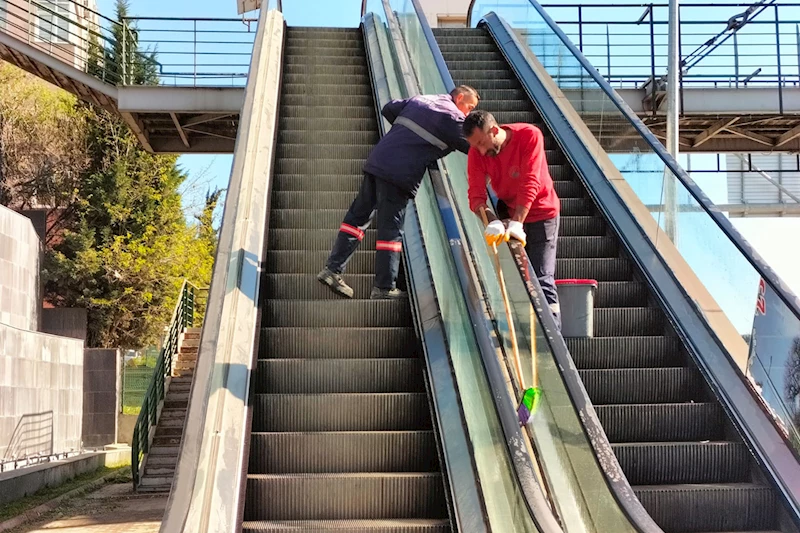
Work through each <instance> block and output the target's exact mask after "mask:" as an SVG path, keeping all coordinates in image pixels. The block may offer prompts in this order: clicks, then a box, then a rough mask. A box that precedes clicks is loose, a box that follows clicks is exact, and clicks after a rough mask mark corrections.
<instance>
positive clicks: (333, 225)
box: [269, 160, 347, 230]
mask: <svg viewBox="0 0 800 533" xmlns="http://www.w3.org/2000/svg"><path fill="white" fill-rule="evenodd" d="M344 161H347V160H344ZM329 162H331V163H335V161H329ZM345 211H347V208H345V209H272V210H271V211H270V214H269V217H270V221H269V224H270V229H273V228H274V229H281V228H283V229H303V228H304V229H319V228H328V229H336V230H338V229H339V225H340V224H341V223H342V218H343V217H344V214H345Z"/></svg>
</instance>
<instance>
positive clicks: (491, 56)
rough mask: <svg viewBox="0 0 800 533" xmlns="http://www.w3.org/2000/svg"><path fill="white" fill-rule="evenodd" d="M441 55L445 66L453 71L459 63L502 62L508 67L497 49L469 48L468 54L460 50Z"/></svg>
mask: <svg viewBox="0 0 800 533" xmlns="http://www.w3.org/2000/svg"><path fill="white" fill-rule="evenodd" d="M442 55H443V56H444V60H445V61H446V62H447V66H448V67H449V68H451V69H454V70H455V67H456V66H457V65H458V64H459V63H461V62H466V61H502V62H503V66H505V67H507V66H508V63H506V60H505V58H504V57H503V54H501V53H500V51H499V50H497V49H494V50H488V51H481V50H472V48H470V49H469V51H468V52H465V51H463V50H462V51H460V52H448V53H444V51H442ZM481 99H483V95H481Z"/></svg>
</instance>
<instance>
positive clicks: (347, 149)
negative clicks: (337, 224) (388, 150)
mask: <svg viewBox="0 0 800 533" xmlns="http://www.w3.org/2000/svg"><path fill="white" fill-rule="evenodd" d="M310 109H312V110H313V108H310ZM348 109H358V108H356V107H350V108H348ZM370 112H371V110H370ZM370 150H372V146H371V145H369V144H355V145H347V144H289V143H282V144H279V145H278V147H277V149H276V150H275V157H276V158H278V159H279V160H280V159H302V158H306V159H360V160H362V161H363V160H365V159H366V158H367V156H368V155H369V152H370ZM351 200H352V198H351Z"/></svg>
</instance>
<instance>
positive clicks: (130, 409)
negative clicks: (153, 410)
mask: <svg viewBox="0 0 800 533" xmlns="http://www.w3.org/2000/svg"><path fill="white" fill-rule="evenodd" d="M141 411H142V406H141V405H137V406H135V407H134V406H132V405H123V406H122V414H123V415H138V414H139V413H140V412H141Z"/></svg>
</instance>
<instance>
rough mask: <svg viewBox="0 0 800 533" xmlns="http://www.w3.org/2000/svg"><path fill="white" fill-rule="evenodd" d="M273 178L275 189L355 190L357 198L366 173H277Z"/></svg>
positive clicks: (299, 132)
mask: <svg viewBox="0 0 800 533" xmlns="http://www.w3.org/2000/svg"><path fill="white" fill-rule="evenodd" d="M283 133H293V134H294V133H297V134H300V135H302V134H304V133H305V132H302V131H297V132H283ZM331 133H335V132H331ZM337 134H338V133H337ZM272 179H273V191H303V192H305V191H308V192H311V191H331V190H335V191H353V198H355V193H356V191H358V188H359V187H360V186H361V182H362V181H363V180H364V175H363V174H362V173H361V172H360V171H359V172H358V173H353V174H350V175H341V174H337V175H330V174H317V175H304V174H275V175H274V176H273V178H272Z"/></svg>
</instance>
